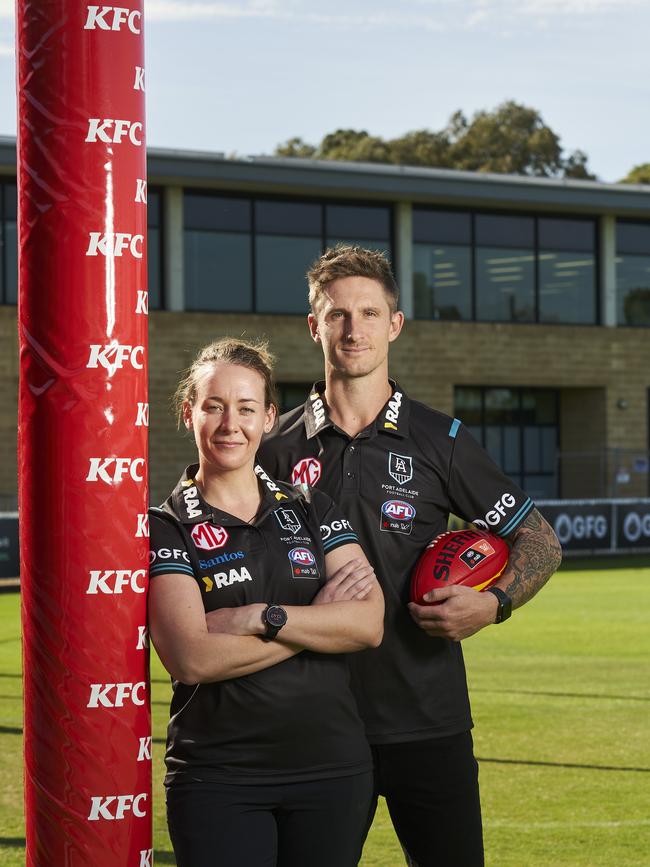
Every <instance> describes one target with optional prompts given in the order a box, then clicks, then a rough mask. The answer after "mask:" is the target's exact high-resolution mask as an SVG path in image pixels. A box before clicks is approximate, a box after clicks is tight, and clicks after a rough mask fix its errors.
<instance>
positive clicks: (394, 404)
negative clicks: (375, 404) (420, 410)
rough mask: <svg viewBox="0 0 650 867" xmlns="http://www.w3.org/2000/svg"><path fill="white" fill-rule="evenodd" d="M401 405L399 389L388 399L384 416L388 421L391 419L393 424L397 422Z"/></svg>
mask: <svg viewBox="0 0 650 867" xmlns="http://www.w3.org/2000/svg"><path fill="white" fill-rule="evenodd" d="M401 405H402V393H401V392H400V391H396V392H395V394H394V395H393V397H392V398H391V400H389V401H388V409H387V410H386V418H387V419H388V421H392V422H393V424H397V421H398V419H399V409H400V407H401Z"/></svg>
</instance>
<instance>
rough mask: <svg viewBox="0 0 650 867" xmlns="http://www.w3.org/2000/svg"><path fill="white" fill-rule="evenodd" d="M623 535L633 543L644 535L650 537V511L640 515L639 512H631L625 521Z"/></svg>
mask: <svg viewBox="0 0 650 867" xmlns="http://www.w3.org/2000/svg"><path fill="white" fill-rule="evenodd" d="M623 535H624V536H625V538H626V539H627V541H628V542H632V543H633V544H634V542H638V541H639V540H640V539H641V538H643V537H645V538H646V539H650V513H649V514H647V515H639V514H638V512H629V513H628V514H627V515H626V516H625V520H624V521H623Z"/></svg>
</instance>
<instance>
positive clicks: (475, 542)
mask: <svg viewBox="0 0 650 867" xmlns="http://www.w3.org/2000/svg"><path fill="white" fill-rule="evenodd" d="M509 554H510V549H509V548H508V545H507V544H506V542H504V540H503V539H501V538H500V537H499V536H495V535H493V534H492V533H487V532H485V531H484V530H449V531H448V532H446V533H441V534H440V536H437V537H436V538H435V539H434V540H433V542H429V544H428V545H427V547H426V548H425V549H424V552H423V553H422V555H421V556H420V559H419V560H418V562H417V563H416V564H415V569H414V570H413V574H412V575H411V602H417V603H418V605H432V604H435V603H431V602H425V601H424V599H423V598H422V597H423V596H424V594H425V593H428V592H429V590H435V589H437V588H438V587H448V586H449V585H450V584H462V585H464V586H465V587H473V588H474V589H475V590H485V589H486V588H487V587H489V586H490V584H493V583H494V582H495V581H496V580H497V578H498V577H499V575H501V573H502V572H503V570H504V569H505V567H506V564H507V562H508V556H509Z"/></svg>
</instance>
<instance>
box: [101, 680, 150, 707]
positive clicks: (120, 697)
mask: <svg viewBox="0 0 650 867" xmlns="http://www.w3.org/2000/svg"><path fill="white" fill-rule="evenodd" d="M113 690H114V691H115V695H114V696H111V695H109V693H111V692H112V691H113ZM146 690H147V687H146V684H145V682H144V680H143V681H140V682H139V683H91V684H90V698H89V699H88V704H87V705H86V707H99V706H100V705H101V706H102V707H124V702H125V701H127V700H128V699H130V700H131V701H132V702H133V704H135V705H138V706H141V705H143V704H144V702H145V697H146Z"/></svg>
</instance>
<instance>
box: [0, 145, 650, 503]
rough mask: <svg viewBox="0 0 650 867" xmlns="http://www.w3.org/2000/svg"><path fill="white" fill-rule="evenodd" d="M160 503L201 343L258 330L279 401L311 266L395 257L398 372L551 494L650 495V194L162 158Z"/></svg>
mask: <svg viewBox="0 0 650 867" xmlns="http://www.w3.org/2000/svg"><path fill="white" fill-rule="evenodd" d="M15 159H16V151H15V142H13V141H11V140H7V139H4V140H0V245H1V247H0V250H1V255H0V395H1V397H2V403H1V406H2V410H1V412H0V448H1V449H2V454H3V457H4V460H3V462H2V465H1V466H0V511H1V510H2V509H11V508H14V507H15V496H16V488H17V483H16V460H15V439H16V407H17V382H18V356H17V334H16V306H15V305H16V299H17V268H16V263H17V250H16V168H15ZM148 164H149V167H148V171H149V183H148V215H149V216H148V222H149V231H148V258H149V318H150V446H151V453H150V456H151V473H152V475H151V495H152V501H153V502H158V501H160V500H161V499H162V498H164V496H165V495H166V493H167V492H168V491H169V489H170V488H171V486H172V485H173V484H174V482H175V480H176V477H177V475H178V474H179V471H180V468H181V467H182V466H184V465H185V463H186V462H189V461H190V460H191V459H192V456H193V448H192V444H191V443H190V442H189V440H188V438H187V436H186V435H185V434H183V433H181V432H179V431H178V430H177V429H176V424H175V420H174V418H173V415H172V412H171V409H170V396H171V394H172V393H173V391H174V389H175V386H176V383H177V381H178V379H179V376H180V374H181V372H182V370H183V369H184V368H186V367H187V366H188V364H189V363H190V362H191V359H192V357H193V355H194V353H195V352H196V350H197V349H198V348H199V347H201V346H202V345H203V344H205V343H206V342H208V341H210V340H213V339H214V338H216V337H220V336H223V335H246V336H249V337H257V336H264V337H266V338H268V339H269V341H270V344H271V348H272V350H273V352H274V353H275V355H276V356H277V380H278V383H279V387H280V388H279V390H280V396H281V401H282V403H283V406H284V408H289V407H291V406H295V405H296V404H297V403H299V402H301V401H302V400H304V396H305V395H306V392H307V389H308V387H309V385H310V384H311V382H312V381H314V380H316V379H318V378H319V377H320V375H321V370H322V361H321V355H320V350H319V348H318V347H317V346H315V345H314V344H313V343H312V342H311V340H310V339H309V336H308V332H307V328H306V321H305V314H306V312H307V300H306V296H307V292H306V282H305V276H304V275H305V271H306V270H307V268H308V266H309V264H310V263H311V262H312V261H313V260H314V259H315V258H316V257H317V256H318V255H319V254H320V253H321V252H322V251H323V249H325V247H326V246H328V245H331V244H333V243H336V242H339V241H343V242H350V243H358V244H361V245H363V246H367V247H372V248H374V249H380V250H384V251H386V253H387V254H388V255H389V257H390V258H391V260H392V262H393V266H394V269H395V272H396V275H397V278H398V283H399V285H400V289H401V295H402V300H401V306H402V309H403V310H404V312H405V315H406V319H407V321H406V325H405V329H404V331H403V334H402V336H401V337H400V339H399V340H398V341H397V343H396V344H393V347H392V349H391V358H392V361H391V369H392V375H393V376H394V377H395V378H396V379H397V380H398V381H399V382H400V385H401V386H402V387H403V388H404V389H405V390H406V392H407V393H408V394H409V395H410V396H411V397H413V398H416V399H418V400H422V401H424V402H426V403H428V404H430V405H432V406H434V407H436V408H438V409H440V410H442V411H444V412H447V413H449V414H450V415H455V416H457V417H459V418H461V419H462V420H463V421H464V422H465V423H466V424H467V425H468V426H469V427H470V428H471V429H472V431H473V432H474V434H475V436H476V437H477V438H478V439H479V440H480V441H481V442H482V443H483V444H484V445H485V447H486V448H487V449H488V451H489V452H490V453H491V454H492V455H493V457H494V458H495V459H496V460H497V462H498V463H500V464H501V466H502V467H503V468H504V469H505V471H506V472H507V473H508V474H509V475H511V476H512V477H513V478H514V479H515V480H516V481H517V482H518V483H519V484H521V485H522V487H524V488H525V489H526V490H527V491H528V493H529V494H530V495H531V496H533V497H535V498H537V499H549V498H577V497H578V498H589V497H608V496H617V497H645V496H648V494H649V493H650V491H649V476H648V450H649V441H648V437H649V428H648V414H649V394H650V342H649V339H648V338H649V337H650V331H649V330H648V327H649V326H650V193H649V192H648V190H647V188H645V187H635V186H627V185H612V184H602V183H598V182H591V181H567V180H552V179H539V178H524V177H518V176H516V177H515V176H496V175H482V174H472V173H466V172H456V171H450V170H443V169H416V168H407V167H396V166H382V165H363V164H356V163H355V164H348V163H330V162H327V163H325V162H313V161H306V160H293V159H282V158H268V157H259V158H258V157H254V158H248V159H240V158H237V159H232V158H225V157H224V156H223V155H219V154H211V153H199V152H177V151H170V150H154V149H151V150H150V151H149V157H148Z"/></svg>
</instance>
